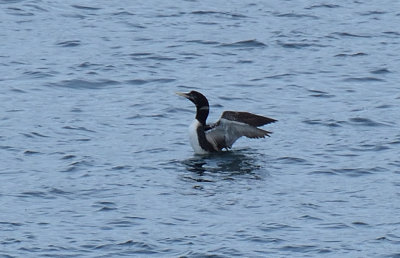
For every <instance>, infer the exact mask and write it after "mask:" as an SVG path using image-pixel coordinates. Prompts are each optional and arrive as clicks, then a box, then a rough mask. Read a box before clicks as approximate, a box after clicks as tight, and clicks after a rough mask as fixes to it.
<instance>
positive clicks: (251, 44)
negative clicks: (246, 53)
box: [219, 39, 267, 48]
mask: <svg viewBox="0 0 400 258" xmlns="http://www.w3.org/2000/svg"><path fill="white" fill-rule="evenodd" d="M219 46H220V47H233V48H236V47H240V48H255V47H259V48H263V47H266V46H267V45H265V44H264V43H262V42H260V41H258V40H255V39H251V40H243V41H237V42H234V43H224V44H220V45H219Z"/></svg>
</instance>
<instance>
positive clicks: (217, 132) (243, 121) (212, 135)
mask: <svg viewBox="0 0 400 258" xmlns="http://www.w3.org/2000/svg"><path fill="white" fill-rule="evenodd" d="M275 121H276V120H275V119H272V118H268V117H263V116H258V115H254V114H251V113H247V112H234V111H225V112H224V113H223V114H222V116H221V118H220V120H219V121H218V122H216V123H215V124H213V125H211V126H210V129H209V130H208V131H206V138H207V140H208V141H209V142H210V143H211V144H212V145H213V146H214V148H215V149H217V150H221V149H223V148H231V147H232V145H233V143H234V142H235V141H236V140H237V139H239V138H240V137H242V136H246V137H248V138H264V137H265V136H269V134H270V133H271V132H268V131H265V130H262V129H260V128H257V126H261V125H264V124H268V123H272V122H275Z"/></svg>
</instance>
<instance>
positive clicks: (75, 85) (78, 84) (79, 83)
mask: <svg viewBox="0 0 400 258" xmlns="http://www.w3.org/2000/svg"><path fill="white" fill-rule="evenodd" d="M118 84H120V83H119V82H117V81H113V80H108V79H103V80H97V81H87V80H80V79H74V80H65V81H61V82H57V83H51V84H47V86H49V87H61V88H69V89H84V90H96V89H103V88H107V87H111V86H115V85H118Z"/></svg>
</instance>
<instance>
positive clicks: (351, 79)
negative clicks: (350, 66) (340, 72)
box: [343, 76, 385, 82]
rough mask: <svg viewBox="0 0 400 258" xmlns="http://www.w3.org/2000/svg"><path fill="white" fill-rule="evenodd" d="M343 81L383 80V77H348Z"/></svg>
mask: <svg viewBox="0 0 400 258" xmlns="http://www.w3.org/2000/svg"><path fill="white" fill-rule="evenodd" d="M343 81H346V82H384V81H385V80H384V79H379V78H376V77H369V76H368V77H350V78H346V79H344V80H343Z"/></svg>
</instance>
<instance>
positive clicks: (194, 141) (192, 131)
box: [189, 119, 208, 154]
mask: <svg viewBox="0 0 400 258" xmlns="http://www.w3.org/2000/svg"><path fill="white" fill-rule="evenodd" d="M199 126H200V122H199V121H197V119H195V120H194V121H193V123H192V124H191V125H190V126H189V140H190V145H192V148H193V150H194V152H195V153H197V154H207V153H208V152H207V151H205V150H203V149H202V148H201V147H200V144H199V138H198V137H197V127H199Z"/></svg>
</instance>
